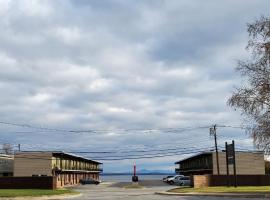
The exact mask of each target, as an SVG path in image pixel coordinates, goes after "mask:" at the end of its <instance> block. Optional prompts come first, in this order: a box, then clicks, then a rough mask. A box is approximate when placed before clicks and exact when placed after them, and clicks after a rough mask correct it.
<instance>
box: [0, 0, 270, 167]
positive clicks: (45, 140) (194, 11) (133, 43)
mask: <svg viewBox="0 0 270 200" xmlns="http://www.w3.org/2000/svg"><path fill="white" fill-rule="evenodd" d="M269 7H270V2H269V1H268V0H238V1H235V0H226V1H216V0H205V1H196V0H182V1H179V0H144V1H142V0H137V1H131V0H103V1H99V0H91V1H86V0H47V1H38V0H37V1H32V0H18V1H17V0H13V1H11V0H0V92H1V98H0V121H1V122H8V123H13V124H25V125H32V126H34V127H43V128H44V127H45V128H51V129H58V130H46V129H39V128H33V127H29V126H28V127H27V126H24V127H22V126H14V125H8V124H3V123H2V124H0V143H11V144H13V145H16V144H19V143H20V144H21V148H22V150H55V149H57V150H65V151H73V152H74V151H82V150H84V151H104V150H106V151H111V152H112V154H102V155H100V154H98V153H95V154H94V153H92V154H89V153H88V154H84V156H86V157H89V158H93V159H95V158H100V159H101V158H107V159H108V158H113V157H117V156H120V157H121V156H123V157H127V155H131V154H132V155H135V154H136V156H137V155H138V153H135V152H134V151H136V150H137V151H138V150H149V153H151V154H155V152H154V150H160V149H169V148H179V149H181V148H186V149H188V151H187V152H189V153H191V152H192V153H195V152H197V151H199V150H198V149H200V148H212V147H213V145H214V143H213V139H212V138H210V137H209V126H211V125H213V124H218V125H228V126H240V125H241V124H242V116H241V114H240V113H239V112H237V111H235V110H234V109H232V108H230V107H228V106H227V100H228V98H229V97H230V95H231V94H232V92H233V91H234V88H235V87H236V86H238V85H239V84H240V83H241V77H240V76H239V75H238V74H237V73H236V72H235V67H236V66H237V60H241V59H248V58H249V57H250V52H247V51H246V49H245V46H246V45H247V41H248V34H247V31H246V28H247V23H251V22H253V21H254V20H255V19H258V18H259V17H260V16H261V15H269ZM70 130H88V131H85V132H72V131H70ZM217 132H218V137H219V140H218V142H219V145H220V146H224V142H225V141H230V140H232V139H234V140H235V141H236V145H238V146H241V147H252V141H251V139H250V138H249V137H248V135H246V134H245V131H244V130H242V129H236V128H221V127H220V128H218V129H217ZM123 151H130V152H128V153H127V152H123ZM113 153H114V154H113ZM139 154H140V156H141V155H142V153H139ZM144 154H145V153H144ZM175 154H176V153H175ZM185 156H188V155H187V154H184V153H178V155H170V156H167V157H157V158H147V159H146V158H145V159H139V160H136V163H137V166H138V168H139V169H149V170H157V169H159V170H172V171H173V169H174V162H176V161H178V160H179V159H181V158H183V157H185ZM134 161H135V159H129V160H117V161H116V160H115V161H108V160H107V161H104V171H105V172H121V171H130V170H132V165H133V162H134Z"/></svg>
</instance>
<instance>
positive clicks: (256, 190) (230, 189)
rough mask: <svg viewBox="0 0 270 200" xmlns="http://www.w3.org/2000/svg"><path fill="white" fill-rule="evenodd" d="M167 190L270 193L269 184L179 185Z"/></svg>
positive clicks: (180, 191)
mask: <svg viewBox="0 0 270 200" xmlns="http://www.w3.org/2000/svg"><path fill="white" fill-rule="evenodd" d="M168 192H178V193H188V192H195V193H196V192H197V193H270V186H239V187H237V188H234V187H206V188H196V189H195V188H190V187H180V188H175V189H171V190H169V191H168Z"/></svg>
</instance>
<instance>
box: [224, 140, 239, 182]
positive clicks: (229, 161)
mask: <svg viewBox="0 0 270 200" xmlns="http://www.w3.org/2000/svg"><path fill="white" fill-rule="evenodd" d="M225 148H226V169H227V186H230V177H229V176H230V175H229V174H230V173H229V165H233V175H234V187H237V175H236V163H235V144H234V140H233V141H232V144H227V142H225Z"/></svg>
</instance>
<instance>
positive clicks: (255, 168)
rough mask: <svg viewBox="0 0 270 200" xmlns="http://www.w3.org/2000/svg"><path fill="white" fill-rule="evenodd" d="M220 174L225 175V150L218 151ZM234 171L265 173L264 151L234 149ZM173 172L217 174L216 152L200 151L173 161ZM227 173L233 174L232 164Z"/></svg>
mask: <svg viewBox="0 0 270 200" xmlns="http://www.w3.org/2000/svg"><path fill="white" fill-rule="evenodd" d="M218 157H219V159H218V160H219V170H220V175H226V173H227V168H226V167H227V166H226V152H224V151H222V152H218ZM235 161H236V171H237V174H238V175H265V161H264V153H263V152H261V151H252V152H244V151H242V152H241V151H236V152H235ZM175 165H176V168H175V172H176V173H177V174H183V175H186V176H191V175H204V174H210V175H217V174H218V171H217V162H216V152H214V151H209V152H202V153H199V154H196V155H193V156H191V157H187V158H185V159H182V160H180V161H178V162H175ZM229 173H230V174H233V166H229Z"/></svg>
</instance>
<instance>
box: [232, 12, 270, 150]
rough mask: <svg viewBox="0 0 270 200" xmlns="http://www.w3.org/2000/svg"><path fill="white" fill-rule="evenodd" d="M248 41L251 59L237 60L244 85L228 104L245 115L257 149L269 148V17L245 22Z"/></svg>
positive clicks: (237, 89) (234, 93)
mask: <svg viewBox="0 0 270 200" xmlns="http://www.w3.org/2000/svg"><path fill="white" fill-rule="evenodd" d="M247 27H248V28H247V31H248V33H249V41H248V45H247V47H246V49H247V50H248V51H250V52H251V58H250V59H249V60H245V61H239V63H238V67H237V68H236V70H237V71H238V72H240V74H241V76H242V78H243V80H244V81H243V84H242V85H241V86H240V87H239V88H236V90H235V91H234V92H233V94H232V96H231V97H230V99H229V100H228V104H229V105H230V106H232V107H234V108H237V109H239V110H240V111H241V112H242V114H243V115H245V116H247V117H248V119H249V120H250V122H251V123H250V124H251V125H252V126H251V127H250V129H248V132H249V134H250V135H251V136H252V138H253V139H254V143H255V145H256V146H257V147H258V148H259V149H263V150H266V151H269V150H270V18H269V17H264V16H262V17H261V18H260V19H259V20H256V21H255V22H254V23H252V24H248V25H247Z"/></svg>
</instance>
